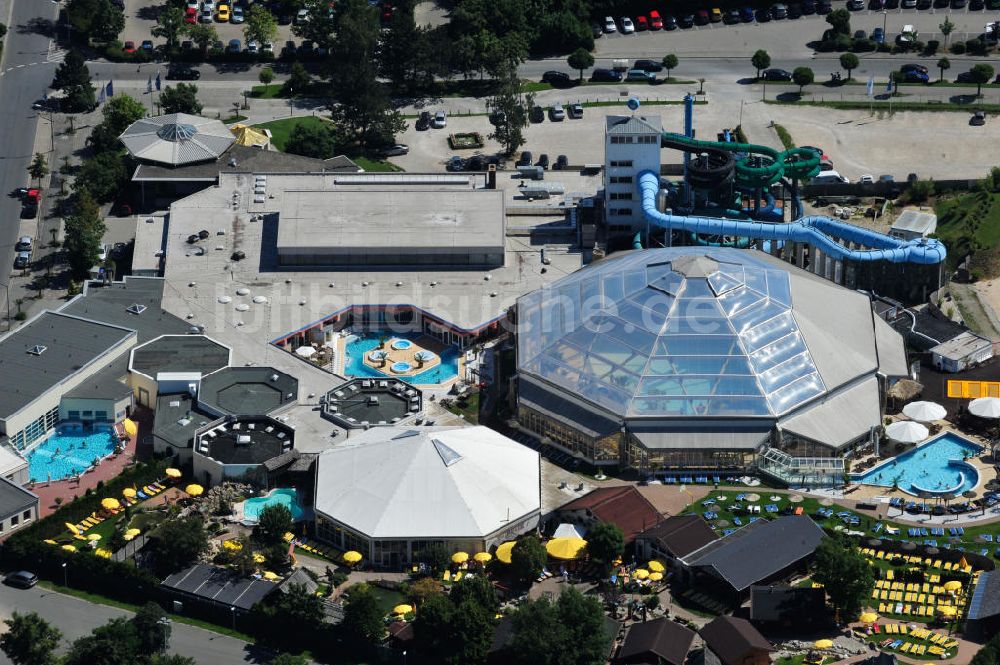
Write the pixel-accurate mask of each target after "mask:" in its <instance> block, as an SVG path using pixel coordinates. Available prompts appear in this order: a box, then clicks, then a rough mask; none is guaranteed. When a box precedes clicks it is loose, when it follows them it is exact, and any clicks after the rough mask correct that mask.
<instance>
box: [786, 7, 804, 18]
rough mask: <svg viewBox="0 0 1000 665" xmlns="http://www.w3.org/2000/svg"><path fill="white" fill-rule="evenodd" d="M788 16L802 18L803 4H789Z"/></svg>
mask: <svg viewBox="0 0 1000 665" xmlns="http://www.w3.org/2000/svg"><path fill="white" fill-rule="evenodd" d="M788 18H790V19H797V18H802V5H800V4H798V3H792V4H790V5H788Z"/></svg>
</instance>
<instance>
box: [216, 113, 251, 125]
mask: <svg viewBox="0 0 1000 665" xmlns="http://www.w3.org/2000/svg"><path fill="white" fill-rule="evenodd" d="M246 119H247V116H245V115H231V116H229V117H228V118H226V119H225V120H223V121H222V122H224V123H225V124H227V125H232V124H234V123H237V122H243V121H244V120H246Z"/></svg>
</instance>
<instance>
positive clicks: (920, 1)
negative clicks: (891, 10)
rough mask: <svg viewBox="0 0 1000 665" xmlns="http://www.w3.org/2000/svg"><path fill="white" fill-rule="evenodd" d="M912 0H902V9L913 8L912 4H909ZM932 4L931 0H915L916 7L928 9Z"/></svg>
mask: <svg viewBox="0 0 1000 665" xmlns="http://www.w3.org/2000/svg"><path fill="white" fill-rule="evenodd" d="M912 2H913V0H903V9H913V7H914V5H913V4H910V3H912ZM933 5H934V3H933V2H931V0H917V4H916V8H917V9H930V8H931V7H932V6H933Z"/></svg>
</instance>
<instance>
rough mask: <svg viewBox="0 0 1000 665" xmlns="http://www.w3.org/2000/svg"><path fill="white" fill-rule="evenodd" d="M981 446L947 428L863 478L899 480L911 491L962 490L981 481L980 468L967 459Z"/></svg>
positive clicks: (886, 483) (885, 484)
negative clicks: (942, 432) (966, 458)
mask: <svg viewBox="0 0 1000 665" xmlns="http://www.w3.org/2000/svg"><path fill="white" fill-rule="evenodd" d="M981 450H982V448H981V447H980V446H978V445H976V444H975V443H973V442H971V441H969V440H967V439H964V438H962V437H960V436H958V435H956V434H953V433H951V432H946V433H944V434H942V435H941V436H938V437H936V438H934V439H931V440H930V441H928V442H927V443H925V444H923V445H921V446H917V447H916V448H914V449H913V450H910V451H908V452H906V453H903V454H902V455H899V456H898V457H896V458H894V459H892V460H889V461H887V462H884V463H882V464H879V465H878V466H876V467H874V468H872V469H870V470H868V471H867V472H865V473H864V475H862V476H861V477H860V479H859V480H860V482H862V483H864V484H866V485H877V486H880V487H892V485H893V483H896V484H897V485H898V486H899V488H900V489H902V490H903V491H905V492H909V493H910V494H917V493H918V492H929V493H931V494H945V493H948V494H961V493H962V492H965V491H967V490H971V489H972V488H974V487H975V486H976V485H977V484H978V483H979V472H978V471H977V470H976V468H975V467H974V466H972V465H971V464H969V463H967V462H965V461H963V460H964V458H965V457H971V456H973V455H977V454H979V453H980V452H981Z"/></svg>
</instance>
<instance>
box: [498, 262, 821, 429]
mask: <svg viewBox="0 0 1000 665" xmlns="http://www.w3.org/2000/svg"><path fill="white" fill-rule="evenodd" d="M681 251H682V250H680V249H677V250H672V251H670V252H669V253H668V254H669V257H670V259H669V260H666V261H664V260H662V257H663V255H664V251H663V250H659V251H658V252H657V253H656V254H652V253H650V252H635V253H631V254H628V255H624V256H622V257H620V258H619V257H614V258H612V259H609V260H605V261H603V262H601V263H599V264H596V265H594V266H592V267H590V268H587V269H585V270H581V271H580V272H578V273H575V274H573V275H570V276H568V277H565V278H563V279H562V280H560V281H558V282H556V283H554V284H553V285H552V286H550V287H547V288H544V289H541V290H539V291H534V292H532V293H530V294H528V295H526V296H524V297H522V298H521V299H519V300H518V305H517V311H518V324H519V333H518V368H519V370H521V371H525V372H528V373H530V374H533V375H535V376H538V377H540V378H542V379H545V380H547V381H549V382H551V383H554V384H556V385H558V386H560V387H561V388H563V389H564V390H567V391H569V392H573V393H576V394H578V395H580V396H581V397H583V398H585V399H587V400H589V401H591V402H593V403H595V404H597V405H599V406H602V407H604V408H605V409H608V410H609V411H611V412H614V413H617V414H619V415H622V416H635V417H643V416H650V417H693V416H716V417H726V416H739V417H747V416H750V417H754V416H757V417H775V416H779V415H781V414H783V413H786V412H787V411H789V410H790V409H793V408H794V407H796V406H798V405H799V404H802V403H803V402H805V401H807V400H809V399H812V398H813V397H816V396H818V395H820V394H822V393H823V392H824V391H825V389H826V388H825V386H824V383H823V380H822V378H821V376H820V374H819V371H818V370H817V368H816V365H815V363H814V362H813V359H812V356H811V355H810V353H809V349H808V348H807V346H806V343H805V340H804V339H803V336H802V333H801V332H800V330H799V328H798V325H797V324H796V321H795V317H794V315H793V311H792V302H791V291H790V287H789V276H788V273H787V272H786V271H784V270H781V269H780V268H777V267H775V266H774V265H771V264H769V263H767V262H766V261H764V260H762V259H760V258H757V257H755V256H754V254H753V253H752V252H745V251H738V250H705V251H704V253H698V251H697V250H694V249H691V250H688V252H690V253H683V254H681V253H680V252H681ZM656 257H659V258H660V259H661V260H656V261H655V262H654V259H655V258H656Z"/></svg>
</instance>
